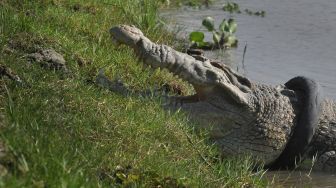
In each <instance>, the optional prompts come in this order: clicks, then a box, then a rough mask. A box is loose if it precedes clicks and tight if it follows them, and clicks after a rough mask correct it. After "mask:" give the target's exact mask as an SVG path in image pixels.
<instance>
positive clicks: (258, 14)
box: [244, 9, 266, 17]
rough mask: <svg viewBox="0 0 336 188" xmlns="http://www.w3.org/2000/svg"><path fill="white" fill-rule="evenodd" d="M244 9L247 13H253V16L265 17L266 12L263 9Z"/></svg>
mask: <svg viewBox="0 0 336 188" xmlns="http://www.w3.org/2000/svg"><path fill="white" fill-rule="evenodd" d="M244 11H245V12H246V14H248V15H255V16H261V17H265V15H266V12H265V11H264V10H260V11H256V12H253V11H251V10H249V9H245V10H244Z"/></svg>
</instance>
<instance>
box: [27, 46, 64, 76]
mask: <svg viewBox="0 0 336 188" xmlns="http://www.w3.org/2000/svg"><path fill="white" fill-rule="evenodd" d="M28 59H29V60H30V62H32V63H34V62H37V63H39V64H40V65H41V66H42V67H44V68H47V69H52V70H61V71H63V72H68V69H67V67H66V65H65V63H66V61H65V60H64V57H63V56H62V55H61V54H59V53H58V52H56V51H55V50H54V49H46V50H39V51H37V52H35V53H31V54H29V55H28Z"/></svg>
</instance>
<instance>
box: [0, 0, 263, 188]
mask: <svg viewBox="0 0 336 188" xmlns="http://www.w3.org/2000/svg"><path fill="white" fill-rule="evenodd" d="M160 6H161V5H160V4H158V3H157V1H155V0H143V1H140V0H122V1H121V0H114V1H113V0H110V1H108V0H104V1H101V0H90V1H89V0H87V1H85V0H70V1H66V0H63V1H62V0H35V1H28V0H24V1H23V0H2V1H0V50H1V55H0V63H1V64H3V65H6V66H7V67H10V68H11V69H12V70H13V71H14V72H16V73H17V74H18V75H19V76H20V77H21V78H23V80H24V81H25V82H26V83H28V84H29V87H21V86H17V85H16V84H15V83H13V82H11V81H10V80H6V79H0V128H1V129H0V130H1V131H0V134H1V140H2V142H4V144H5V146H6V149H7V156H6V157H5V158H1V159H0V164H2V165H3V166H5V167H6V168H7V170H8V173H7V174H6V175H5V176H2V177H0V186H1V187H44V186H47V187H111V186H112V187H127V186H130V187H155V186H157V185H162V186H163V187H178V186H180V187H183V186H186V187H221V186H227V187H242V186H248V185H249V186H265V182H264V181H262V180H260V174H255V172H252V163H251V162H250V160H248V159H231V160H229V159H228V160H224V161H222V160H218V159H217V158H218V157H217V156H218V152H217V151H216V148H215V147H214V146H211V145H208V144H207V143H206V138H207V137H206V134H196V133H195V132H194V131H193V130H192V128H191V127H192V125H191V123H190V122H188V119H187V118H186V117H185V116H184V115H183V114H181V113H169V112H166V111H164V110H162V109H161V108H160V104H159V99H157V98H149V99H142V98H137V97H124V96H121V95H118V94H116V93H112V92H109V91H106V90H104V89H101V88H98V87H96V86H95V85H94V84H92V80H93V79H94V76H95V75H96V74H97V72H98V70H99V68H101V67H105V68H106V69H107V74H108V75H109V76H110V77H111V78H112V77H115V76H119V77H120V78H122V79H123V80H124V81H125V82H126V83H127V84H128V85H130V86H132V88H135V89H146V88H150V87H153V86H160V85H162V84H163V83H178V84H179V85H182V87H183V88H185V89H188V88H189V87H188V85H187V84H185V83H183V82H182V81H180V80H176V78H174V77H173V76H171V75H170V74H168V73H167V72H165V71H154V72H151V71H149V70H147V69H145V70H143V69H142V67H141V66H139V63H138V61H137V59H136V58H135V56H134V54H133V53H132V51H131V50H130V49H128V48H125V47H124V48H119V49H116V48H115V47H114V46H112V44H111V42H110V39H109V36H108V29H109V28H110V27H111V26H113V25H116V24H120V23H127V24H134V25H136V26H138V27H140V28H141V29H142V30H143V31H144V33H145V34H146V35H147V36H149V38H151V39H152V40H153V41H156V42H158V43H166V44H172V43H173V41H172V40H173V37H172V35H171V34H169V33H167V32H166V31H164V30H163V27H162V24H161V22H160V20H159V19H158V15H157V14H158V8H159V7H160ZM138 7H140V8H138ZM39 48H54V49H55V50H56V51H58V52H60V53H62V54H63V55H64V57H65V59H66V60H67V66H68V68H69V69H70V70H71V73H72V74H71V75H70V76H69V75H66V74H62V73H60V72H55V71H50V70H46V69H43V68H41V67H40V66H39V65H37V64H29V63H28V62H27V58H26V57H25V56H26V55H27V54H29V53H32V52H35V51H36V50H38V49H39ZM78 59H84V61H85V62H86V63H85V64H84V65H79V64H78ZM121 168H122V169H121ZM116 169H119V170H116Z"/></svg>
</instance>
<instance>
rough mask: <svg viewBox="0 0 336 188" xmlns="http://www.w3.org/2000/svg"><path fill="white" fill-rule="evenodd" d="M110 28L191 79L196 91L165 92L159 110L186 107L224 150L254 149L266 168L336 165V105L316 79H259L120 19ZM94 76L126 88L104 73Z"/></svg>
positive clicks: (145, 56) (150, 61)
mask: <svg viewBox="0 0 336 188" xmlns="http://www.w3.org/2000/svg"><path fill="white" fill-rule="evenodd" d="M110 34H111V36H112V39H113V42H115V43H116V44H125V45H127V46H129V47H131V48H133V49H134V51H135V53H136V54H137V55H138V56H139V58H140V59H141V60H142V62H143V63H144V64H146V65H149V66H151V67H152V68H154V69H156V68H161V69H162V68H165V69H167V70H168V71H169V72H171V73H173V74H174V75H177V76H178V77H180V78H182V79H183V80H185V81H187V82H188V83H190V84H191V85H193V87H194V89H195V91H196V93H195V94H194V95H191V96H165V100H166V102H165V104H164V108H167V109H169V110H178V109H179V110H183V111H184V112H186V113H187V114H188V115H189V116H190V117H191V118H192V119H193V120H194V121H196V122H197V123H196V124H195V125H196V126H198V127H200V128H206V129H208V131H209V134H210V138H211V140H212V141H213V142H214V143H216V144H217V145H218V147H219V148H220V151H221V152H222V155H223V156H237V155H246V154H247V155H252V156H253V157H254V158H256V159H258V160H261V161H262V163H263V164H265V165H266V167H270V168H272V167H274V168H286V167H292V166H293V164H294V163H298V162H301V161H302V160H303V159H308V158H315V159H316V162H315V165H314V168H315V169H319V170H324V171H328V172H335V171H336V154H335V151H336V104H335V102H334V101H332V100H330V99H323V98H322V97H321V94H320V92H319V91H320V90H319V88H318V87H317V86H318V85H316V84H315V82H313V81H311V80H310V79H307V78H304V77H298V78H295V79H293V80H291V81H289V82H288V83H287V84H285V85H279V86H269V85H264V84H257V83H253V82H251V81H250V80H249V79H248V78H246V77H244V76H242V75H239V74H237V73H235V72H234V71H233V70H231V69H230V68H229V67H227V66H226V65H224V64H222V63H219V62H216V61H213V60H210V59H207V58H205V57H201V56H190V55H188V54H184V53H181V52H178V51H176V50H174V49H172V48H171V47H169V46H166V45H159V44H156V43H153V42H151V41H150V40H149V39H148V38H147V37H145V36H144V35H143V33H142V32H141V31H140V30H139V29H137V28H136V27H134V26H127V25H119V26H116V27H113V28H112V29H111V30H110ZM97 82H98V83H99V84H100V85H103V86H107V85H109V86H108V87H109V88H110V89H111V90H113V91H116V92H120V91H121V92H122V93H123V94H125V93H127V89H125V87H124V86H123V85H122V84H121V83H119V82H118V83H117V84H115V83H113V82H111V81H108V80H107V78H106V77H104V76H103V75H102V74H100V75H99V76H98V78H97ZM291 146H294V147H291Z"/></svg>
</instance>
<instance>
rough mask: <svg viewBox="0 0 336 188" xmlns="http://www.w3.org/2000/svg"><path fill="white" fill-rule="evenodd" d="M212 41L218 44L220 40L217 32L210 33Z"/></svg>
mask: <svg viewBox="0 0 336 188" xmlns="http://www.w3.org/2000/svg"><path fill="white" fill-rule="evenodd" d="M212 39H213V41H214V42H215V44H218V43H219V41H220V39H221V35H220V33H218V32H212Z"/></svg>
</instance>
